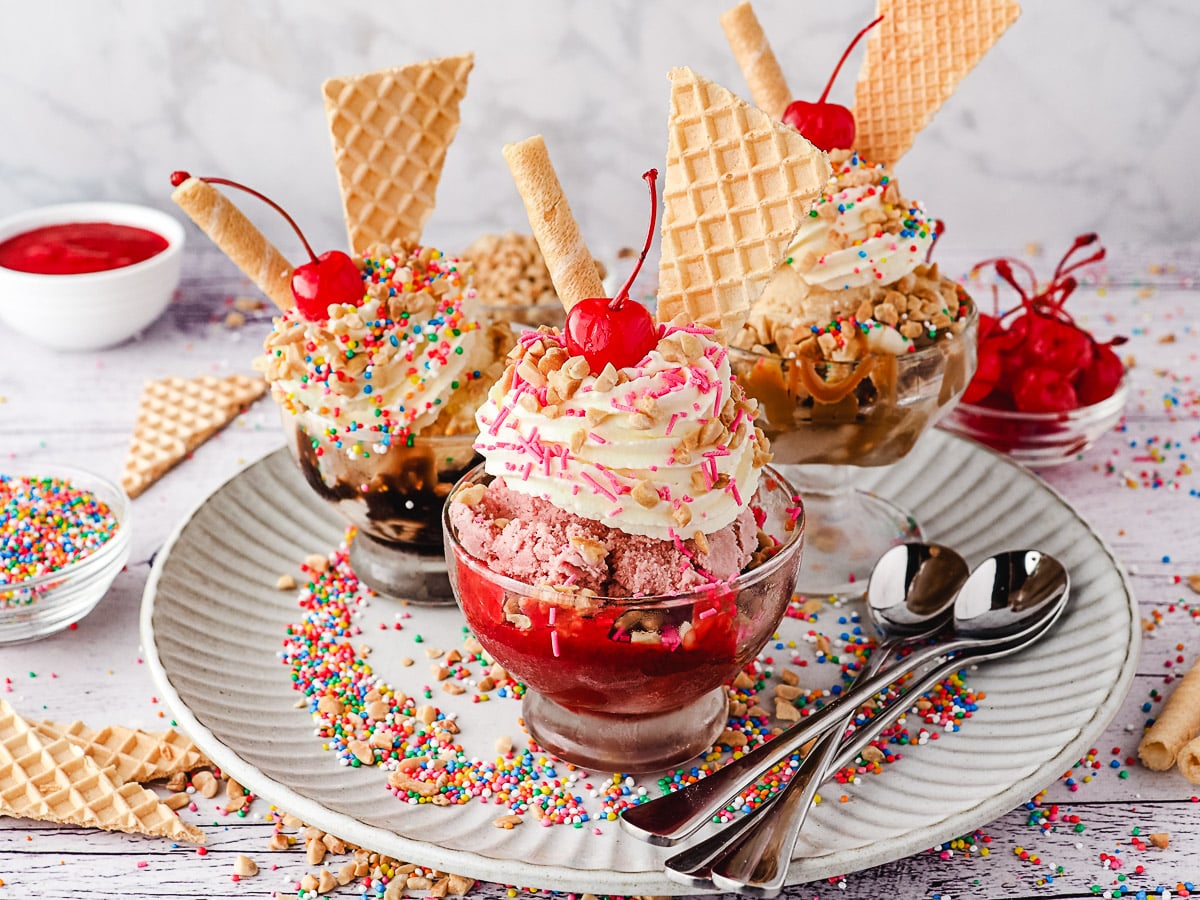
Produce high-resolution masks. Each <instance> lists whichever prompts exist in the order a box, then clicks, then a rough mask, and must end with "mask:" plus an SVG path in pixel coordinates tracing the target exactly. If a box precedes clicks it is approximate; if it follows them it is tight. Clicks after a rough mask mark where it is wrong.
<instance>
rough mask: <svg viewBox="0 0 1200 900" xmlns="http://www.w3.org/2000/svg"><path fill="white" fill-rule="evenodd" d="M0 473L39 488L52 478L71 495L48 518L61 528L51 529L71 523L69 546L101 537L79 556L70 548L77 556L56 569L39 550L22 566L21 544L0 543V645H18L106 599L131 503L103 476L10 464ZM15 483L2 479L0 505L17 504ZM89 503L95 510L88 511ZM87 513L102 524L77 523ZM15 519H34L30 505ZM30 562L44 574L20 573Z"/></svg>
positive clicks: (124, 553) (125, 539)
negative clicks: (1, 563) (0, 563)
mask: <svg viewBox="0 0 1200 900" xmlns="http://www.w3.org/2000/svg"><path fill="white" fill-rule="evenodd" d="M0 474H3V475H4V476H5V477H6V478H12V479H23V478H28V479H31V480H33V481H35V482H39V483H50V480H53V482H54V483H57V484H61V485H64V486H66V489H68V490H70V491H73V492H75V496H74V498H73V499H71V500H70V501H69V506H67V507H64V508H62V509H60V510H59V511H58V512H57V513H55V515H54V516H53V519H54V521H55V522H56V523H59V524H58V525H55V527H56V528H58V527H62V526H63V525H65V524H67V523H71V528H72V537H71V542H72V543H73V544H74V545H75V547H76V548H78V547H82V546H84V545H85V539H87V538H88V532H89V530H90V531H91V532H92V537H95V535H96V534H98V533H101V532H103V533H104V537H103V540H102V541H101V542H100V543H99V545H98V546H95V547H94V548H92V549H91V550H90V551H89V552H86V553H84V554H78V551H77V550H76V551H74V552H73V553H72V555H73V556H75V558H74V559H73V561H70V562H68V563H67V564H65V565H57V564H56V563H53V562H51V561H50V560H49V558H48V557H46V556H45V555H44V554H41V553H40V554H39V556H38V558H37V559H36V561H32V563H30V561H26V563H27V564H23V563H22V552H21V551H22V547H21V546H20V545H19V544H16V543H15V542H14V545H12V546H8V547H6V546H5V544H4V543H0V549H3V550H4V551H5V560H6V564H7V565H6V567H5V568H4V569H3V570H0V644H9V643H21V642H24V641H32V640H37V639H38V638H43V637H47V636H48V635H51V634H54V633H55V632H57V631H61V630H62V629H64V628H66V627H68V626H70V625H71V624H72V623H74V622H77V621H79V620H80V619H82V618H83V617H84V616H86V615H87V614H88V613H89V612H91V611H92V609H94V608H95V606H96V604H98V603H99V602H100V601H101V600H102V599H103V598H104V595H105V594H106V593H107V592H108V589H109V587H110V586H111V585H112V583H113V579H115V578H116V577H117V575H118V573H120V571H121V569H122V568H124V566H125V563H126V561H127V560H128V559H129V552H130V549H131V547H132V544H131V537H130V504H129V498H128V497H127V496H126V495H125V492H124V491H123V490H121V488H120V487H119V486H118V485H116V484H114V483H113V482H111V481H109V480H108V479H107V478H102V477H100V476H99V475H95V474H93V473H91V472H85V471H84V470H82V469H76V468H73V467H70V466H58V465H47V466H41V465H32V464H30V465H28V466H27V467H20V466H18V467H17V468H16V469H15V470H14V469H13V468H12V467H11V466H10V467H6V468H5V469H4V470H3V472H2V473H0ZM13 483H14V482H12V481H9V482H7V483H6V482H5V481H2V480H0V506H8V505H9V504H12V503H16V504H18V505H20V503H21V501H20V500H19V499H18V498H17V497H16V495H15V494H14V493H12V492H11V490H10V489H11V487H12V486H13ZM42 493H43V495H45V494H46V493H47V492H46V491H44V490H43V491H42ZM93 504H94V505H95V507H96V508H95V510H94V512H89V509H90V508H91V507H92V505H93ZM85 513H86V514H87V516H88V518H89V521H90V522H94V523H101V524H100V526H99V527H94V526H93V525H92V524H87V525H80V524H79V521H78V520H79V519H80V518H81V516H83V515H84V514H85ZM20 516H25V520H26V521H30V520H31V519H32V518H33V515H32V514H31V513H30V512H29V510H28V508H26V510H25V512H21V511H19V510H18V512H17V517H15V518H17V519H18V524H19V517H20ZM80 529H82V531H81V530H80ZM30 533H33V532H30ZM44 537H45V536H44V535H43V536H41V537H40V538H39V543H41V544H43V545H44V544H46V543H48V541H46V540H44ZM77 554H78V555H77ZM30 565H32V566H36V567H38V568H41V569H47V568H48V569H49V571H44V572H42V573H40V574H30V573H28V572H26V573H22V569H27V568H29V567H30ZM14 572H16V573H17V575H16V576H14Z"/></svg>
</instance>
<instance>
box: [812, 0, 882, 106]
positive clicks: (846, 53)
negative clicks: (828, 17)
mask: <svg viewBox="0 0 1200 900" xmlns="http://www.w3.org/2000/svg"><path fill="white" fill-rule="evenodd" d="M882 21H883V16H879V17H878V18H877V19H875V21H873V22H872V23H871V24H870V25H868V26H867V27H866V28H864V29H863V30H862V31H860V32H859V33H858V34H856V35H855V36H854V40H852V41H851V42H850V46H849V47H847V48H846V49H845V50H844V51H842V58H841V59H839V60H838V64H837V65H836V66H834V67H833V74H832V75H830V76H829V81H828V82H827V83H826V84H825V90H823V91H822V92H821V99H820V100H818V101H817V102H818V103H824V102H825V98H826V97H828V96H829V90H830V88H832V87H833V83H834V82H835V81H837V77H838V72H840V71H842V63H844V62H845V61H846V57H848V56H849V55H850V54H851V53H852V52H853V51H854V47H855V45H856V44H857V43H858V42H859V41H861V40H862V37H863V35H864V34H866V33H867V32H868V31H870V30H871V29H872V28H874V27H875V26H876V25H878V24H879V23H880V22H882Z"/></svg>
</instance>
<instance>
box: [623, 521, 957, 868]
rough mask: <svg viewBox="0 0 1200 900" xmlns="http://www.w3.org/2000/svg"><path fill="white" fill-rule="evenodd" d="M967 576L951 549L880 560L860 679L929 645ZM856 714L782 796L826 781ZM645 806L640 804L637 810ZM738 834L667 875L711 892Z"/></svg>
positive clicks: (675, 863) (918, 548)
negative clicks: (874, 640)
mask: <svg viewBox="0 0 1200 900" xmlns="http://www.w3.org/2000/svg"><path fill="white" fill-rule="evenodd" d="M968 572H969V570H968V568H967V563H966V561H965V560H964V559H963V558H962V557H961V556H959V555H958V554H957V553H956V552H954V551H953V550H951V549H950V548H949V547H943V546H941V545H938V544H918V543H913V544H900V545H898V546H896V547H893V548H892V549H890V550H888V552H886V553H885V554H884V555H883V556H881V557H880V558H879V560H878V562H876V563H875V567H874V569H872V571H871V578H870V581H869V582H868V583H867V610H868V612H869V614H870V616H871V621H872V623H873V624H874V625H875V628H876V630H877V631H879V633H880V636H881V637H882V641H881V642H880V644H879V646H878V647H876V648H875V650H874V652H872V653H871V656H870V658H869V659H868V661H867V663H866V666H865V667H864V669H863V671H862V673H860V675H859V677H860V678H861V677H864V676H869V675H873V674H875V673H876V672H878V671H879V670H880V669H882V668H883V667H884V666H886V665H887V664H888V662H889V661H890V660H891V659H892V657H893V656H894V654H895V653H896V651H897V650H899V649H900V647H901V646H903V645H904V644H907V643H910V642H915V641H921V640H927V639H928V638H930V637H932V636H933V635H934V634H936V633H937V632H938V631H940V630H941V629H942V628H943V627H944V626H945V625H946V624H947V623H948V622H949V621H950V618H951V613H952V611H953V607H954V597H955V595H956V594H957V593H958V589H959V588H960V587H962V585H963V582H965V581H966V580H967V575H968ZM854 712H855V711H854V710H851V711H850V713H849V714H848V715H846V716H845V717H844V718H843V720H842V723H841V727H840V728H831V729H830V730H829V731H828V732H827V733H826V735H825V736H824V737H823V738H822V739H821V741H820V742H819V743H818V744H817V745H816V746H815V747H813V748H812V749H811V750H810V751H809V752H808V754H807V755H806V756H805V758H804V763H803V764H802V765H801V767H800V768H799V769H798V770H797V771H796V772H795V773H794V774H793V775H792V779H791V781H789V782H788V784H787V786H786V787H785V788H784V790H783V792H782V793H783V794H785V795H789V796H790V793H791V792H792V791H794V790H795V789H794V788H793V787H792V786H793V785H796V784H798V783H799V784H803V783H805V782H809V783H812V784H813V785H814V790H815V785H818V784H820V783H821V782H822V781H824V776H825V772H826V771H827V769H828V766H829V764H830V763H831V762H832V761H833V754H834V752H835V751H836V750H837V748H838V746H839V744H840V743H841V741H840V738H841V736H842V733H843V732H844V731H845V729H846V727H847V726H848V725H849V723H850V720H851V719H852V718H853V716H854ZM810 772H811V775H810V774H809V773H810ZM746 786H748V785H746ZM746 786H744V787H743V790H744V789H745V787H746ZM810 799H811V798H810ZM657 802H658V801H655V803H657ZM782 802H783V799H782V797H779V796H777V797H776V798H774V799H773V801H772V803H771V808H770V809H769V810H768V809H765V808H762V809H760V810H759V811H758V812H757V813H756V814H755V816H754V817H753V819H754V821H755V822H756V823H761V822H762V819H763V817H764V816H766V817H771V818H774V817H775V816H776V815H778V814H779V807H780V804H781V803H782ZM648 805H650V804H643V806H642V807H638V808H637V809H642V808H643V807H644V806H648ZM807 808H808V805H807V804H803V805H802V809H803V810H805V811H806V810H807ZM634 811H636V810H634ZM635 818H636V817H635ZM749 819H750V817H745V818H743V819H742V820H740V821H739V822H738V823H737V825H738V826H741V825H742V823H743V822H746V821H748V820H749ZM702 824H704V820H703V819H699V818H697V819H696V820H695V821H692V822H689V823H688V825H689V826H691V825H694V826H695V828H699V827H700V826H701V825H702ZM802 824H803V814H801V821H800V822H798V823H796V825H795V828H796V830H797V831H799V828H800V825H802ZM695 828H693V829H692V830H693V831H694V830H695ZM742 830H743V829H742V828H741V827H737V828H734V827H733V826H731V827H730V828H726V829H724V830H722V831H721V832H720V833H719V835H718V837H719V838H721V840H720V841H714V840H710V841H705V842H703V844H702V845H697V847H695V848H691V849H689V850H685V851H684V852H683V853H681V854H677V855H676V856H674V857H672V858H671V859H669V860H667V863H666V867H667V874H668V876H669V877H670V878H671V879H672V880H674V881H678V882H680V883H682V884H687V885H689V886H692V887H711V886H712V881H711V880H710V877H709V876H710V872H711V868H710V864H711V862H712V861H713V859H715V858H716V857H717V856H719V855H721V853H722V851H723V850H724V849H725V847H726V846H728V845H729V844H730V843H731V842H732V840H733V838H734V836H735V835H736V834H737V833H740V832H741V831H742ZM702 847H703V848H704V849H701V848H702ZM706 851H711V852H706Z"/></svg>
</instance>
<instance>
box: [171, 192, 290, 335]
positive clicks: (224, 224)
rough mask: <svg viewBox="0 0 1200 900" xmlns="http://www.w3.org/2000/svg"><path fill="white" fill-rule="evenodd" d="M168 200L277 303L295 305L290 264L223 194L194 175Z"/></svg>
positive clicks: (281, 305)
mask: <svg viewBox="0 0 1200 900" xmlns="http://www.w3.org/2000/svg"><path fill="white" fill-rule="evenodd" d="M171 199H172V200H174V201H175V202H176V203H177V204H178V205H179V207H180V208H181V209H182V210H183V211H184V212H185V213H187V214H188V215H189V216H191V218H192V221H193V222H195V223H196V224H197V225H199V226H200V230H201V231H203V232H204V233H205V234H207V235H208V236H209V237H210V238H212V241H213V243H214V244H216V245H217V246H218V247H220V248H221V250H223V251H224V253H225V255H226V256H228V257H229V258H230V259H232V260H233V261H234V262H235V263H237V267H238V268H239V269H241V270H242V271H243V272H244V273H245V274H246V277H247V278H249V279H250V280H251V281H253V282H254V283H255V284H256V285H258V287H259V289H260V290H261V291H262V292H263V293H264V294H266V295H267V296H268V297H270V298H271V300H272V301H273V302H274V303H275V305H276V306H278V307H279V308H280V309H281V310H285V311H286V310H289V309H291V308H292V307H293V306H295V305H296V301H295V299H294V297H293V296H292V288H291V280H292V270H293V266H292V264H291V263H290V262H288V261H287V258H286V257H285V256H284V255H283V254H282V253H280V252H279V251H278V250H277V249H275V245H274V244H272V243H271V242H270V241H269V240H267V238H266V237H265V236H264V235H263V233H262V232H261V231H259V230H258V229H257V228H255V227H254V225H253V224H252V223H251V222H250V220H249V219H247V218H246V216H245V215H244V214H243V213H242V211H241V210H240V209H238V208H237V207H236V206H235V205H234V204H233V203H232V202H231V201H230V200H229V199H228V198H227V197H226V196H225V195H224V194H222V193H221V192H220V191H218V190H217V189H216V188H215V187H213V186H212V185H211V184H209V183H208V182H207V181H204V180H203V179H200V178H196V177H194V176H193V177H190V178H188V179H186V180H185V181H184V182H182V183H181V184H180V185H179V186H178V187H177V188H175V190H174V191H172V192H171Z"/></svg>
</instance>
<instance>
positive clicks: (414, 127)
mask: <svg viewBox="0 0 1200 900" xmlns="http://www.w3.org/2000/svg"><path fill="white" fill-rule="evenodd" d="M474 64H475V57H474V56H473V55H472V54H470V53H467V54H464V55H462V56H448V57H444V58H441V59H431V60H426V61H425V62H420V63H415V64H413V65H410V66H400V67H397V68H392V69H382V70H380V71H378V72H368V73H367V74H365V75H357V76H349V77H344V78H330V79H329V80H328V81H326V82H325V83H324V85H322V93H323V94H324V97H325V114H326V117H327V118H328V120H329V136H330V139H331V140H332V141H333V162H334V166H335V168H336V169H337V175H338V185H339V187H340V188H341V192H342V209H343V213H344V214H345V218H346V233H347V235H348V236H349V240H350V247H351V248H352V249H353V250H354V252H355V253H365V252H366V251H367V250H368V249H369V248H370V247H371V246H372V245H374V244H391V243H392V242H394V241H401V242H404V243H407V244H416V243H418V242H419V241H420V239H421V232H422V230H424V228H425V223H426V221H428V219H429V216H430V215H431V214H432V213H433V207H434V199H435V195H436V193H437V186H438V180H439V179H440V178H441V176H442V164H443V163H444V162H445V159H446V151H447V149H449V147H450V142H451V141H453V140H454V134H455V132H457V131H458V122H459V113H458V105H459V103H460V102H461V101H462V98H463V97H464V96H465V95H466V92H467V76H468V74H469V73H470V71H471V67H472V66H473V65H474Z"/></svg>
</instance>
